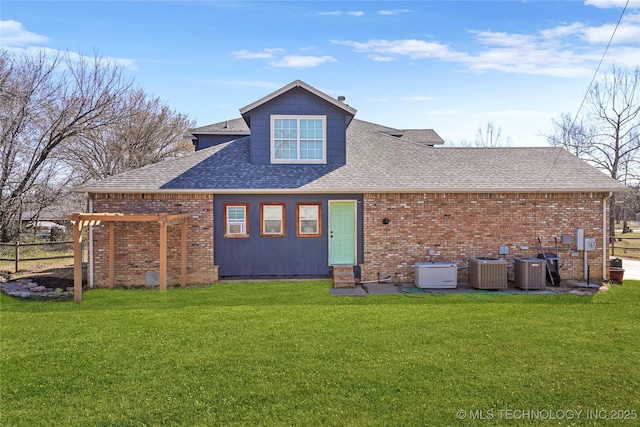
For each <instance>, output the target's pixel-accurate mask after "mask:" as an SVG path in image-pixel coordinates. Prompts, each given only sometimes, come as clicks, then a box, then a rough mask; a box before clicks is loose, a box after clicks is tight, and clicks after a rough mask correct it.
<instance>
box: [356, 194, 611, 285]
mask: <svg viewBox="0 0 640 427" xmlns="http://www.w3.org/2000/svg"><path fill="white" fill-rule="evenodd" d="M605 196H606V195H605V194H600V193H572V194H555V193H554V194H548V193H540V194H538V193H535V194H510V193H505V194H453V193H452V194H365V196H364V202H363V204H364V215H363V216H364V218H363V221H364V264H363V265H362V266H361V274H362V277H361V278H362V280H375V279H376V278H377V274H378V273H379V272H380V273H388V274H393V273H398V277H399V280H400V281H402V282H413V280H414V272H413V264H414V263H415V262H419V261H428V260H429V255H428V251H429V249H430V248H432V249H434V250H435V251H436V255H435V257H434V260H436V261H452V262H456V263H459V265H466V263H467V260H468V258H469V257H475V256H496V257H497V256H498V255H499V247H500V246H507V247H508V248H509V255H507V258H509V259H511V258H514V257H522V256H524V257H535V256H536V255H537V254H539V253H541V251H540V247H539V243H538V240H537V239H538V237H540V238H541V239H542V243H543V245H544V246H545V247H554V246H555V243H554V239H553V237H554V236H556V237H557V238H558V243H559V245H560V250H559V252H560V256H561V257H563V258H565V259H566V264H565V266H564V267H563V268H561V270H560V273H561V276H562V278H563V279H571V278H572V277H576V278H578V279H581V278H582V277H583V257H582V256H583V254H582V252H580V253H579V256H578V257H576V258H574V257H572V256H571V252H573V251H575V233H576V229H577V228H582V229H584V234H585V237H595V238H596V243H597V247H598V250H596V251H595V252H589V253H588V265H589V267H590V276H591V277H592V278H596V279H598V278H601V277H602V247H603V244H607V242H603V241H602V224H603V221H602V215H603V209H602V204H603V202H604V201H603V198H604V197H605ZM383 218H388V219H389V223H388V224H387V225H384V224H383V222H382V220H383ZM562 234H570V235H571V236H572V241H573V243H572V244H571V245H564V246H563V245H561V244H560V239H561V236H562ZM522 247H528V249H522ZM572 249H573V251H572ZM554 252H555V250H554ZM572 262H573V264H572ZM572 268H573V270H572ZM458 280H459V281H460V282H466V281H467V275H466V270H459V275H458Z"/></svg>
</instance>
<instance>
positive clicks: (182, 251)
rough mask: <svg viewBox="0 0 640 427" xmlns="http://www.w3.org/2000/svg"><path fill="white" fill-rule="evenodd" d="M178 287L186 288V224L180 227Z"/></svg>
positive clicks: (183, 222)
mask: <svg viewBox="0 0 640 427" xmlns="http://www.w3.org/2000/svg"><path fill="white" fill-rule="evenodd" d="M180 246H181V247H180V286H181V287H183V288H184V287H185V286H187V222H186V221H182V225H181V226H180Z"/></svg>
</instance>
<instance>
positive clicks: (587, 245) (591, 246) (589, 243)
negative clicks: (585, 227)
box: [584, 237, 596, 251]
mask: <svg viewBox="0 0 640 427" xmlns="http://www.w3.org/2000/svg"><path fill="white" fill-rule="evenodd" d="M584 250H585V251H595V250H596V238H595V237H587V238H585V239H584Z"/></svg>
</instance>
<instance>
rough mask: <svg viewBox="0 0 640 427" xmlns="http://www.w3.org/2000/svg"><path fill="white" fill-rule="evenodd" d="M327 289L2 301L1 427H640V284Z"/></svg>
mask: <svg viewBox="0 0 640 427" xmlns="http://www.w3.org/2000/svg"><path fill="white" fill-rule="evenodd" d="M329 286H330V283H329V282H327V281H318V282H284V283H265V282H253V283H223V284H217V285H214V286H211V287H207V288H192V289H170V290H168V291H166V292H160V291H158V290H141V289H139V290H124V289H116V290H92V291H89V292H86V293H85V295H84V301H83V303H82V304H80V305H76V304H74V303H73V302H36V301H18V300H14V299H11V298H9V297H6V296H5V295H1V296H0V303H1V306H0V309H1V318H0V321H1V325H0V328H1V329H0V332H1V335H0V340H1V341H0V344H1V350H2V352H1V355H0V375H1V376H0V381H1V395H0V397H1V407H0V417H1V418H0V424H1V425H3V426H53V425H55V426H155V425H175V426H178V425H179V426H248V425H274V426H332V425H336V426H454V425H461V426H462V425H482V426H493V425H514V423H515V424H521V423H522V422H523V421H524V423H525V424H531V425H533V424H535V425H603V424H604V425H606V424H607V423H610V424H611V425H638V422H639V421H638V420H639V419H640V282H631V281H626V282H625V284H624V285H622V286H612V288H611V290H610V291H609V292H606V293H600V294H598V295H596V296H594V297H579V296H575V295H563V296H540V295H538V296H534V295H524V296H514V295H494V294H489V293H478V294H466V295H446V296H436V295H427V296H423V297H421V298H418V297H408V296H401V295H398V296H388V295H385V296H369V297H366V298H357V297H333V296H330V295H329V292H328V290H329ZM459 411H461V412H460V413H459ZM509 411H511V412H509ZM522 411H525V412H522ZM549 411H550V412H549ZM580 411H582V412H580ZM616 411H619V412H616ZM624 411H628V412H624ZM481 417H483V418H485V419H479V418H481ZM536 417H537V418H536ZM569 417H571V418H569ZM616 417H618V418H620V417H621V418H627V420H626V421H624V420H623V421H619V420H611V418H616ZM462 418H464V419H462ZM558 418H561V419H558ZM604 418H607V419H608V420H607V421H605V422H603V419H604ZM514 420H515V421H514Z"/></svg>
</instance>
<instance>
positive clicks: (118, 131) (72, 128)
mask: <svg viewBox="0 0 640 427" xmlns="http://www.w3.org/2000/svg"><path fill="white" fill-rule="evenodd" d="M194 125H195V123H194V121H193V120H192V119H190V118H189V117H188V116H187V115H185V114H181V113H178V112H176V111H175V110H173V109H171V108H170V107H169V106H167V105H166V104H164V103H163V102H162V101H161V100H160V99H158V98H155V97H153V96H151V95H150V94H148V93H146V92H145V91H144V90H143V89H141V88H139V87H137V86H135V84H134V82H133V80H131V79H128V78H127V77H126V76H125V74H124V71H123V69H122V67H121V66H119V65H117V64H115V63H113V62H111V61H109V60H106V59H104V58H102V57H100V56H99V55H97V54H94V56H93V57H85V56H78V55H72V54H69V53H66V54H56V55H53V56H52V55H51V54H49V53H46V52H44V51H39V52H37V53H23V54H15V53H11V52H9V51H7V50H0V241H2V242H6V241H11V240H13V239H15V238H17V237H18V235H19V232H20V227H21V217H22V213H23V212H24V211H27V210H29V211H36V212H37V211H38V210H41V209H43V208H45V207H47V206H50V205H52V204H54V203H56V202H57V201H59V200H60V199H61V198H62V197H64V196H66V195H67V194H69V192H70V190H71V189H72V188H74V187H77V186H81V185H82V184H85V183H87V182H90V181H95V180H100V179H103V178H106V177H108V176H111V175H115V174H118V173H121V172H124V171H127V170H130V169H134V168H138V167H141V166H144V165H147V164H151V163H156V162H159V161H162V160H165V159H168V158H171V157H176V156H180V155H184V154H185V153H188V152H191V151H193V146H192V144H191V142H190V140H189V139H188V138H186V137H185V135H186V132H187V130H188V129H189V128H190V127H193V126H194Z"/></svg>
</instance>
